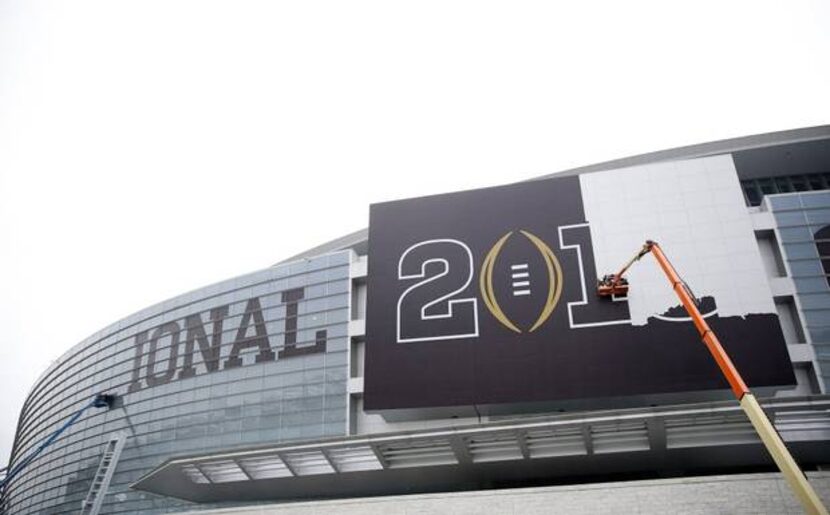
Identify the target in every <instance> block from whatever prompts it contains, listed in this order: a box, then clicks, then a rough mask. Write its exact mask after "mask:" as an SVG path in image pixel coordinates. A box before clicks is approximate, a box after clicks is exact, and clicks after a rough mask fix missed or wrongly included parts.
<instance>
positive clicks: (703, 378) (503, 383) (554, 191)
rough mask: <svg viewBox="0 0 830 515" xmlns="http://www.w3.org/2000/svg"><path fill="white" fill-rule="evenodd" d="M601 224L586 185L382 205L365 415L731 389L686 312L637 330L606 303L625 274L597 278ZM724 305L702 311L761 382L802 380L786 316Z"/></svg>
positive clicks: (375, 232) (376, 228) (374, 233)
mask: <svg viewBox="0 0 830 515" xmlns="http://www.w3.org/2000/svg"><path fill="white" fill-rule="evenodd" d="M589 223H590V221H589V220H586V216H585V209H584V206H583V194H582V189H581V186H580V179H579V177H567V178H561V179H551V180H544V181H535V182H527V183H520V184H516V185H511V186H505V187H498V188H487V189H481V190H474V191H466V192H460V193H452V194H446V195H437V196H432V197H425V198H418V199H412V200H403V201H396V202H388V203H382V204H375V205H373V206H372V207H371V215H370V227H369V265H368V266H369V276H368V281H369V282H368V301H367V302H368V304H367V318H366V345H367V350H366V372H365V394H364V395H365V408H366V409H368V410H382V409H396V408H416V407H438V406H460V405H472V404H477V405H487V404H503V403H518V402H522V403H524V402H534V401H557V400H575V399H596V398H608V397H618V396H635V395H651V394H663V393H673V392H687V391H701V390H711V389H725V388H727V384H726V382H725V380H723V379H722V378H721V376H720V374H719V372H718V369H717V366H716V365H715V363H714V361H713V359H712V358H711V357H710V355H709V354H708V352H707V350H706V348H705V346H704V345H703V344H702V343H700V340H699V338H698V335H697V332H696V330H695V328H694V326H693V325H692V324H691V322H688V321H684V320H683V318H684V317H685V316H686V315H685V313H683V312H682V310H680V309H677V308H676V307H672V306H668V307H667V309H666V311H665V312H663V313H655V316H654V317H650V318H648V320H647V323H643V324H635V323H634V322H633V321H632V317H631V313H630V307H629V302H628V301H627V300H626V299H600V298H598V297H597V296H596V293H595V283H596V278H597V276H599V275H602V274H604V273H610V272H612V271H613V270H596V269H595V266H596V265H595V256H594V245H593V244H592V241H591V240H592V236H591V234H592V232H591V229H592V228H591V226H590V225H589ZM750 236H751V234H750ZM641 244H642V241H640V240H632V241H631V242H630V246H631V253H632V254H633V253H634V252H635V251H636V250H637V249H638V248H639V246H640V245H641ZM645 259H646V260H651V259H652V258H651V257H647V258H645ZM619 264H620V265H621V264H622V263H619ZM638 266H640V267H652V266H653V267H656V266H657V265H656V263H654V262H646V261H643V262H642V263H640V264H639V265H638ZM681 273H682V271H681ZM664 286H665V288H666V289H669V288H670V286H669V284H668V283H666V284H665V285H664ZM692 286H694V285H692ZM646 293H647V292H638V291H637V284H632V292H631V295H632V296H633V295H637V294H646ZM717 300H718V299H717V298H712V297H711V296H709V297H706V298H703V299H702V309H703V310H704V311H707V310H708V311H709V312H710V313H711V315H712V316H709V317H708V320H709V322H710V324H711V325H712V327H713V329H714V330H715V331H716V332H717V333H718V335H719V336H720V338H721V340H722V341H723V343H724V346H725V347H726V349H727V351H728V352H729V353H730V355H731V356H732V358H733V360H734V362H735V363H736V365H737V367H738V368H739V370H740V371H741V372H742V373H743V375H744V377H745V379H746V380H747V382H748V383H749V384H750V385H751V386H762V385H786V384H792V383H793V381H794V378H793V373H792V366H791V364H790V361H789V358H788V354H787V350H786V346H785V344H784V341H783V336H782V332H781V329H780V327H779V324H778V319H777V316H776V315H775V314H774V312H767V313H747V314H744V315H743V316H725V317H721V316H719V315H718V314H717V308H716V305H717Z"/></svg>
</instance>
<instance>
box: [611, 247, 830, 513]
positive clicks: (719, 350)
mask: <svg viewBox="0 0 830 515" xmlns="http://www.w3.org/2000/svg"><path fill="white" fill-rule="evenodd" d="M648 253H651V254H652V255H653V256H654V258H655V259H656V260H657V263H658V264H659V265H660V268H662V269H663V272H665V274H666V277H668V279H669V282H670V283H671V285H672V289H673V290H674V292H675V293H676V294H677V297H678V298H679V299H680V302H681V303H682V304H683V307H684V308H686V311H687V312H688V313H689V316H690V317H691V318H692V321H693V322H694V324H695V327H696V328H697V330H698V332H699V333H700V338H701V339H702V340H703V343H704V344H706V347H707V348H708V349H709V352H710V353H711V354H712V357H713V358H715V361H716V362H717V364H718V367H719V368H720V371H721V373H723V375H724V377H726V380H727V381H728V382H729V387H730V388H731V389H732V392H733V393H734V394H735V397H736V398H737V399H738V401H739V402H740V403H741V409H743V410H744V413H746V415H747V417H749V420H750V422H752V426H753V427H754V428H755V431H756V432H757V433H758V436H759V437H760V438H761V441H762V442H763V443H764V445H765V446H766V448H767V451H768V452H769V453H770V455H771V456H772V459H773V460H775V463H776V464H777V465H778V468H779V469H780V470H781V472H782V473H783V474H784V477H785V478H786V480H787V482H788V483H789V485H790V488H791V489H792V490H793V493H795V495H796V497H797V498H798V500H799V501H801V504H802V506H803V507H804V510H805V511H806V512H807V513H810V514H820V515H827V508H825V507H824V505H823V504H822V502H821V499H819V497H818V495H816V492H815V490H813V487H812V486H810V483H809V482H808V481H807V477H806V476H805V475H804V472H802V470H801V468H799V466H798V464H797V463H796V462H795V460H794V459H793V457H792V455H791V454H790V452H789V451H788V450H787V447H786V445H784V441H783V440H782V439H781V436H780V435H779V434H778V432H777V431H776V430H775V427H774V426H773V425H772V422H770V420H769V418H768V417H767V415H766V413H764V410H763V409H762V408H761V405H760V404H758V401H757V399H755V396H754V395H752V393H751V392H750V391H749V388H748V387H747V386H746V383H744V380H743V378H742V377H741V374H740V373H739V372H738V369H736V368H735V365H734V364H733V363H732V360H731V359H730V358H729V355H728V354H727V353H726V351H725V350H724V348H723V346H722V345H721V344H720V341H719V340H718V337H717V336H716V335H715V333H714V332H713V331H712V329H711V328H710V327H709V324H708V323H706V320H705V319H704V318H703V315H701V313H700V310H699V309H698V308H697V301H696V300H695V297H694V295H692V293H691V291H690V290H689V287H688V286H687V285H686V283H685V282H683V280H682V279H681V278H680V276H679V275H678V273H677V270H675V269H674V266H672V264H671V263H670V262H669V260H668V258H667V257H666V255H665V254H664V253H663V249H661V248H660V245H658V244H657V242H656V241H651V240H648V241H646V243H645V245H643V248H642V249H640V251H639V252H638V253H637V254H636V255H635V256H634V257H633V258H632V259H631V260H630V261H629V262H628V263H626V264H625V266H624V267H623V268H622V269H621V270H620V271H619V273H617V274H614V275H606V276H604V277H603V278H602V279H600V280H599V281H598V284H597V294H598V295H599V296H601V297H610V296H612V295H624V294H626V293H628V281H627V280H626V279H625V278H623V274H624V273H625V272H626V271H627V270H628V269H629V268H630V267H631V265H633V264H634V263H635V262H637V261H639V260H640V258H642V257H643V256H645V255H646V254H648Z"/></svg>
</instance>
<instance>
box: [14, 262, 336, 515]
mask: <svg viewBox="0 0 830 515" xmlns="http://www.w3.org/2000/svg"><path fill="white" fill-rule="evenodd" d="M352 256H353V254H352V252H351V251H343V252H336V253H332V254H328V255H323V256H319V257H315V258H310V259H306V260H302V261H298V262H294V263H289V264H285V265H279V266H276V267H273V268H268V269H265V270H262V271H259V272H255V273H252V274H248V275H245V276H241V277H237V278H234V279H229V280H227V281H223V282H221V283H218V284H214V285H212V286H208V287H205V288H202V289H199V290H196V291H193V292H190V293H187V294H184V295H181V296H179V297H176V298H173V299H170V300H168V301H165V302H163V303H161V304H158V305H156V306H153V307H151V308H148V309H145V310H143V311H140V312H138V313H136V314H134V315H132V316H129V317H127V318H125V319H123V320H121V321H119V322H117V323H115V324H113V325H111V326H109V327H107V328H106V329H104V330H102V331H100V332H98V333H96V334H94V335H92V336H91V337H90V338H88V339H86V340H85V341H83V342H82V343H80V344H79V345H77V346H75V347H74V348H73V349H72V350H70V351H69V352H67V353H66V354H64V355H63V356H62V357H61V358H60V359H59V360H58V361H57V362H56V363H55V364H53V365H52V366H51V367H50V368H49V369H48V370H47V371H46V372H45V373H44V374H43V375H42V376H41V378H40V380H39V381H38V382H37V383H36V384H35V386H34V388H33V389H32V391H31V392H30V394H29V396H28V398H27V400H26V402H25V404H24V406H23V409H22V412H21V415H20V419H19V423H18V429H17V436H16V438H15V446H14V450H13V454H12V459H11V462H10V469H11V468H12V467H14V466H15V464H17V463H18V462H19V461H20V460H21V459H23V458H25V457H26V456H27V455H28V454H29V453H31V452H32V451H33V450H34V449H35V448H36V447H37V446H38V445H39V444H40V443H41V442H42V441H43V440H44V439H45V438H47V437H48V436H49V435H50V434H51V433H52V432H53V431H55V430H56V429H58V428H59V427H60V426H61V425H62V424H63V423H64V422H66V420H67V419H68V418H69V417H70V416H71V415H72V414H73V413H74V412H75V411H77V410H78V409H80V408H81V407H83V406H84V405H85V404H87V403H89V401H90V400H91V399H92V398H93V397H94V396H95V395H96V394H97V393H101V392H107V393H115V394H117V395H118V402H117V404H116V405H115V407H114V408H113V409H110V410H105V409H94V408H90V410H89V411H87V412H86V413H85V414H84V415H83V416H82V417H81V418H80V419H79V421H78V422H77V423H76V424H75V425H73V426H72V427H71V428H70V429H69V430H68V431H67V432H66V433H64V434H63V435H62V436H61V437H60V438H59V439H58V440H56V441H55V442H54V443H53V444H52V445H51V446H49V447H48V448H47V449H46V450H45V451H44V452H43V453H42V454H41V455H40V456H39V457H38V458H37V460H35V461H34V462H32V464H31V465H30V466H28V467H27V468H26V469H25V470H24V471H23V472H22V473H21V474H20V475H19V476H17V478H15V479H14V480H13V481H12V482H11V484H10V485H8V487H7V490H6V492H5V494H4V501H5V506H4V508H5V509H7V510H9V511H10V512H13V513H77V512H78V510H79V508H80V506H81V502H82V501H83V499H84V498H85V497H86V495H87V492H88V491H89V488H90V484H91V482H92V481H91V480H92V478H93V476H94V474H95V472H96V470H97V468H98V465H99V463H100V461H101V457H102V454H103V452H104V448H105V446H106V444H107V442H108V441H109V439H110V438H111V437H112V436H113V435H118V434H122V435H124V436H125V437H126V438H125V441H126V444H125V446H124V448H123V452H122V453H121V456H120V459H119V460H118V463H117V467H116V469H115V474H114V476H113V478H112V482H111V483H110V486H109V489H108V495H107V496H106V499H105V503H104V506H103V509H102V513H135V512H138V511H141V512H164V511H178V510H180V509H187V508H188V507H192V505H191V504H189V503H185V502H183V501H177V500H176V499H172V498H160V497H156V496H152V495H150V494H146V493H143V492H138V491H134V490H130V489H129V485H130V483H132V482H134V481H135V480H137V479H138V478H139V477H141V476H142V475H143V474H145V473H147V471H149V470H151V469H152V468H153V467H156V466H158V465H159V464H160V463H162V462H164V461H165V460H166V459H168V458H169V457H170V456H171V455H177V454H189V453H197V452H202V451H209V450H215V449H230V448H234V447H237V446H246V447H250V446H252V445H257V444H260V443H269V444H272V443H275V442H287V441H292V440H299V439H303V440H313V439H316V438H323V437H329V436H341V435H345V434H346V433H347V425H348V423H347V409H348V408H347V388H346V383H347V380H348V336H347V332H348V321H349V313H350V299H351V295H350V284H351V281H350V279H349V270H350V263H351V261H352Z"/></svg>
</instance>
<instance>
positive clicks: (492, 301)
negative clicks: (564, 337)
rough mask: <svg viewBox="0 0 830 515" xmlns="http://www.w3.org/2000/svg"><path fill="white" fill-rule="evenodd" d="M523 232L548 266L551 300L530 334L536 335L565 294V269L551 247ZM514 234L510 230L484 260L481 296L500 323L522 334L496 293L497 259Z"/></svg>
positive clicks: (480, 278) (547, 302)
mask: <svg viewBox="0 0 830 515" xmlns="http://www.w3.org/2000/svg"><path fill="white" fill-rule="evenodd" d="M519 232H521V233H522V234H523V235H524V236H525V238H527V239H528V240H530V242H531V243H533V245H535V246H536V248H537V249H539V253H540V254H541V255H542V259H543V260H544V261H545V267H546V268H547V271H548V284H549V286H548V297H547V299H546V300H545V306H544V307H543V308H542V312H541V313H540V314H539V318H537V319H536V322H535V323H534V324H533V326H532V327H531V328H530V330H529V331H528V332H530V333H532V332H533V331H535V330H536V329H538V328H539V327H540V326H541V325H542V324H544V323H545V322H546V321H547V319H548V318H550V315H551V313H553V310H554V309H555V308H556V305H557V304H558V303H559V297H560V296H561V295H562V266H561V265H560V264H559V259H557V257H556V254H554V253H553V251H552V250H551V249H550V247H549V246H548V245H547V244H546V243H545V242H544V241H542V239H541V238H539V237H538V236H536V235H535V234H533V233H531V232H529V231H525V230H520V231H519ZM512 234H513V231H508V232H507V233H506V234H505V235H504V236H502V237H501V238H499V240H498V241H497V242H496V243H495V244H494V245H493V247H492V248H491V249H490V251H489V252H488V253H487V255H486V256H485V257H484V261H483V262H482V263H481V273H480V275H479V288H480V290H481V297H482V300H483V301H484V305H485V306H487V309H488V310H489V311H490V313H491V314H492V315H493V316H494V317H495V318H496V320H498V321H499V322H500V323H501V324H502V325H503V326H505V327H506V328H508V329H510V330H511V331H513V332H516V333H519V334H521V333H522V330H521V329H519V328H518V327H516V324H514V323H513V322H512V321H511V320H510V319H509V318H507V315H505V314H504V311H502V309H501V306H499V303H498V301H497V300H496V294H495V292H494V291H493V269H494V268H495V265H496V259H497V258H498V256H499V253H501V249H502V247H504V244H505V243H506V242H507V239H508V238H510V236H511V235H512Z"/></svg>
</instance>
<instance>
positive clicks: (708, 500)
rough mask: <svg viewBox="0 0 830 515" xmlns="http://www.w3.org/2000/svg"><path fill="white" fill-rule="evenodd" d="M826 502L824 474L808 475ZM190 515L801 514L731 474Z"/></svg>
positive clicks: (775, 488) (767, 477)
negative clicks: (334, 514)
mask: <svg viewBox="0 0 830 515" xmlns="http://www.w3.org/2000/svg"><path fill="white" fill-rule="evenodd" d="M807 476H808V478H809V479H810V483H811V484H812V485H813V487H814V488H815V489H816V491H817V492H818V494H819V496H820V497H821V498H822V500H823V501H824V503H825V505H827V504H830V472H812V473H808V474H807ZM192 513H193V514H194V515H197V514H198V515H205V514H216V515H219V514H234V515H265V514H269V515H271V514H273V515H312V514H319V513H338V514H347V515H349V514H354V515H357V514H366V515H414V514H418V515H426V514H436V515H438V514H442V515H443V514H447V513H449V514H453V515H482V514H494V515H495V514H499V515H511V514H513V515H520V514H522V515H524V514H531V515H532V514H540V515H541V514H549V513H568V514H603V513H607V514H619V513H638V514H665V513H672V514H708V513H723V514H726V513H728V514H759V513H769V514H792V515H796V514H801V513H803V511H802V509H801V506H800V505H799V504H798V501H797V500H796V499H795V497H794V496H793V495H792V493H791V492H790V490H789V488H788V487H787V484H786V483H785V481H784V479H783V478H782V477H781V475H780V474H777V473H766V474H735V475H721V476H697V477H685V478H672V479H654V480H642V481H618V482H612V483H592V484H581V485H567V486H551V487H541V488H515V489H502V490H480V491H475V492H456V493H442V494H419V495H401V496H388V497H369V498H360V499H343V500H336V501H312V502H296V503H286V504H270V505H261V506H249V507H245V508H230V509H220V510H199V511H194V512H192Z"/></svg>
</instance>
